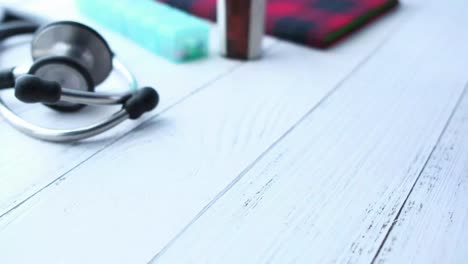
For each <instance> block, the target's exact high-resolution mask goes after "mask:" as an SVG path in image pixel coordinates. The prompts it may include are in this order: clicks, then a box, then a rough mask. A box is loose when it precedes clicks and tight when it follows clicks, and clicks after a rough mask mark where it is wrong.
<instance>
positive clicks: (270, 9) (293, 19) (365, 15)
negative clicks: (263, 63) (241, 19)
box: [157, 0, 398, 47]
mask: <svg viewBox="0 0 468 264" xmlns="http://www.w3.org/2000/svg"><path fill="white" fill-rule="evenodd" d="M157 1H160V2H165V3H167V4H169V5H172V6H174V7H177V8H180V9H182V10H185V11H187V12H189V13H192V14H194V15H197V16H200V17H203V18H207V19H211V20H215V19H216V0H157ZM239 1H242V0H239ZM397 5H398V0H268V3H267V15H266V17H267V18H266V30H267V33H268V34H270V35H273V36H276V37H278V38H282V39H286V40H290V41H294V42H297V43H301V44H305V45H309V46H314V47H327V46H330V45H331V44H333V43H335V42H336V41H338V40H339V39H341V38H343V37H345V36H346V35H348V34H349V33H351V32H353V31H354V30H356V29H358V28H360V27H361V26H363V25H365V24H367V23H368V22H370V21H372V20H373V19H375V18H376V17H379V16H380V15H382V14H384V13H385V12H387V11H388V10H390V9H392V8H393V7H395V6H397Z"/></svg>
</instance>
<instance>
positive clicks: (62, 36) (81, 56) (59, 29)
mask: <svg viewBox="0 0 468 264" xmlns="http://www.w3.org/2000/svg"><path fill="white" fill-rule="evenodd" d="M31 55H32V58H33V60H34V61H36V60H38V59H41V58H45V57H51V56H62V57H68V58H71V59H73V60H75V61H76V62H78V63H79V64H81V65H82V66H83V67H85V68H86V69H87V71H88V72H89V73H90V74H91V77H92V78H93V82H94V84H95V85H99V84H100V83H102V82H103V81H104V80H105V79H106V78H107V77H108V76H109V74H110V73H111V71H112V68H113V66H112V58H113V55H112V51H111V49H110V48H109V45H108V44H107V42H106V41H105V40H104V38H102V37H101V35H99V34H98V33H97V32H96V31H94V30H93V29H91V28H90V27H88V26H85V25H83V24H80V23H77V22H71V21H60V22H55V23H51V24H48V25H46V26H44V27H42V28H40V29H39V30H38V31H37V32H36V33H35V35H34V38H33V40H32V42H31Z"/></svg>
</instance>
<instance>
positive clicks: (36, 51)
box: [0, 20, 159, 142]
mask: <svg viewBox="0 0 468 264" xmlns="http://www.w3.org/2000/svg"><path fill="white" fill-rule="evenodd" d="M20 34H34V36H33V39H32V41H31V55H32V59H33V63H32V65H23V66H17V67H14V68H10V69H4V70H0V90H1V89H8V88H13V89H15V90H14V92H15V97H16V98H17V99H19V100H20V101H22V102H25V103H42V104H44V105H46V106H48V107H50V108H52V109H54V110H57V111H61V112H74V111H78V110H80V109H82V108H83V107H84V106H86V105H122V109H121V110H119V111H117V112H116V113H114V114H112V115H111V116H109V117H108V118H106V119H105V120H102V121H101V122H98V123H96V124H92V125H89V126H86V127H80V128H76V129H69V130H60V129H50V128H44V127H41V126H38V125H35V124H32V123H30V122H28V121H26V120H25V119H23V118H21V117H20V116H19V115H18V114H17V113H15V112H14V111H13V110H12V109H11V108H10V107H8V105H7V104H5V102H4V100H2V98H1V96H0V114H1V115H2V116H3V117H4V118H5V120H6V121H7V122H8V123H10V124H11V125H12V126H13V127H15V128H16V129H18V130H19V131H21V132H23V133H25V134H26V135H29V136H31V137H34V138H37V139H42V140H46V141H54V142H69V141H77V140H82V139H85V138H89V137H92V136H95V135H98V134H100V133H103V132H105V131H107V130H109V129H111V128H113V127H115V126H116V125H118V124H120V123H122V122H123V121H125V120H127V119H137V118H139V117H140V116H141V115H143V114H144V113H145V112H148V111H151V110H153V109H154V108H155V107H156V106H157V104H158V102H159V96H158V93H157V92H156V90H154V89H153V88H150V87H145V88H142V89H137V88H138V87H137V82H136V80H135V77H134V76H133V75H132V74H131V72H130V71H129V70H128V69H127V67H125V66H124V64H123V63H122V62H121V61H120V60H118V58H117V57H116V56H114V54H113V52H112V51H111V49H110V47H109V45H108V44H107V42H106V41H105V40H104V38H103V37H102V36H101V35H99V34H98V33H97V32H96V31H95V30H93V29H92V28H90V27H88V26H86V25H83V24H80V23H77V22H71V21H60V22H54V23H50V24H47V25H45V26H42V27H39V26H38V25H36V24H35V23H32V22H28V21H25V20H16V21H11V22H5V23H3V24H0V41H3V40H5V39H7V38H10V37H13V36H17V35H20ZM113 71H114V72H116V73H117V74H119V75H121V76H122V77H123V78H124V79H125V80H126V82H127V83H128V88H129V91H128V92H124V93H98V92H95V91H94V89H95V87H96V86H97V85H99V84H101V83H102V82H104V81H105V80H106V79H107V78H108V77H109V75H110V74H111V72H113Z"/></svg>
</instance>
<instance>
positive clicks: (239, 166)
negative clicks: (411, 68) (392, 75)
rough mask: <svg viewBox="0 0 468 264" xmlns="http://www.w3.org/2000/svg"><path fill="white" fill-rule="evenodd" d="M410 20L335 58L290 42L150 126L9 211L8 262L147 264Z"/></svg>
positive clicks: (5, 225) (380, 26) (5, 232)
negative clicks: (271, 146) (399, 27)
mask: <svg viewBox="0 0 468 264" xmlns="http://www.w3.org/2000/svg"><path fill="white" fill-rule="evenodd" d="M411 15H412V12H406V11H402V12H400V13H399V14H397V15H396V16H391V18H392V19H384V20H382V21H380V23H377V24H375V26H374V27H372V28H369V30H366V31H364V32H362V33H361V34H358V35H356V36H355V37H354V38H352V39H350V40H348V42H347V44H346V45H342V46H338V47H336V48H335V49H334V50H333V52H325V51H317V50H311V49H307V48H303V47H298V46H296V45H292V44H287V43H282V44H280V45H278V46H275V47H273V48H272V50H271V51H270V52H269V53H268V55H267V56H265V57H264V58H263V59H262V60H259V61H255V62H251V63H247V64H245V65H244V66H242V67H240V68H238V69H237V70H236V71H234V72H232V73H231V74H229V75H226V76H224V78H222V79H219V80H217V81H216V82H214V83H212V84H211V85H210V86H209V87H208V88H207V89H205V90H203V91H201V92H199V93H197V94H196V95H193V96H191V97H190V99H189V100H186V101H185V102H183V103H181V104H179V105H177V106H176V107H174V108H172V109H171V110H169V111H167V112H165V113H162V114H161V115H159V116H158V118H157V119H152V120H150V121H149V122H147V123H146V124H145V125H144V126H143V127H140V128H139V129H137V130H135V131H133V132H132V133H131V134H129V135H128V136H126V137H125V138H123V139H122V140H120V141H119V142H118V144H113V145H112V146H110V147H108V148H107V149H105V150H102V151H100V152H99V153H98V154H97V155H95V156H94V157H93V158H92V159H90V160H88V161H87V162H85V163H83V164H82V165H81V166H79V167H78V168H75V169H74V170H72V171H71V172H70V173H67V174H66V175H65V177H61V178H60V179H61V181H57V182H56V185H55V184H54V185H51V186H49V188H47V189H45V190H43V191H42V192H40V193H39V194H38V195H36V196H35V197H33V198H32V199H30V200H29V201H28V202H27V203H25V204H23V205H22V206H20V207H19V208H17V209H16V210H14V211H13V212H12V213H11V214H9V215H6V216H4V217H3V218H2V219H1V220H0V229H1V231H0V248H2V249H3V250H4V252H2V254H0V262H1V263H12V262H48V263H57V262H63V261H65V262H67V263H102V262H111V263H141V262H145V261H148V260H150V259H151V258H152V257H153V256H154V254H156V253H157V252H158V251H159V250H160V249H162V248H163V247H164V246H165V245H166V244H167V243H168V242H169V241H170V240H171V239H173V238H174V237H175V236H176V235H177V234H178V232H180V230H181V229H183V228H184V227H185V226H186V225H187V224H188V223H189V222H190V221H191V220H192V219H193V218H194V217H195V216H196V215H197V214H198V213H199V212H200V211H202V210H203V208H204V207H205V206H206V205H207V204H209V203H210V201H212V200H213V198H214V197H216V196H217V195H218V193H219V192H220V191H222V190H223V189H224V188H226V186H227V185H229V184H230V183H231V182H232V180H233V179H235V178H236V177H237V176H238V175H239V174H240V173H241V172H242V171H244V170H245V169H246V168H248V167H249V166H250V164H252V163H253V162H254V161H255V159H256V158H257V157H259V156H260V155H261V154H262V153H264V152H265V150H266V149H267V148H268V147H269V146H270V145H271V144H272V143H273V142H275V141H276V140H278V139H280V138H281V136H282V135H283V134H284V133H286V132H287V131H288V130H289V129H290V128H291V127H293V126H294V125H296V124H297V122H299V121H300V120H301V118H302V117H303V116H304V115H305V114H306V113H307V112H308V111H310V110H311V109H312V108H314V106H316V105H317V104H318V103H319V102H321V100H322V98H323V97H324V96H326V95H327V94H328V93H329V92H331V91H333V90H334V88H336V87H337V85H338V84H339V83H340V81H342V80H343V79H344V78H345V77H346V76H348V75H349V74H351V72H352V71H353V70H354V69H355V68H356V67H358V66H359V65H360V64H361V63H363V61H365V60H366V59H367V58H368V57H369V56H371V54H372V53H373V52H374V51H376V50H378V47H379V46H380V45H381V43H383V42H384V41H385V40H386V39H387V38H388V37H389V36H390V35H391V33H392V32H393V31H394V30H395V29H396V28H398V25H400V24H401V23H404V22H406V21H407V19H408V18H409V17H410V16H411ZM389 18H390V17H389ZM212 67H216V66H212ZM285 70H287V74H285V72H284V71H285ZM67 158H70V157H67ZM61 160H62V159H61ZM64 160H65V159H64ZM13 237H14V238H13ZM12 241H13V243H12ZM39 241H40V242H39ZM19 245H21V248H22V249H23V250H24V249H25V248H27V249H28V254H22V252H20V251H19V250H17V249H19ZM77 248H79V249H80V252H76V249H77Z"/></svg>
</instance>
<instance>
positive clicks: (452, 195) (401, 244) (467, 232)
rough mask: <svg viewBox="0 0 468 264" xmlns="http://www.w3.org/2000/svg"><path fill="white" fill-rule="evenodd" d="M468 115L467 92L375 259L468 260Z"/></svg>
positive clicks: (418, 260) (378, 261)
mask: <svg viewBox="0 0 468 264" xmlns="http://www.w3.org/2000/svg"><path fill="white" fill-rule="evenodd" d="M467 121H468V96H466V95H465V97H464V100H463V101H462V102H461V104H460V107H459V109H458V110H457V113H456V115H455V116H454V118H453V120H452V121H451V123H450V126H449V127H448V128H447V130H446V132H445V133H444V135H443V137H442V139H441V142H440V143H439V144H438V146H437V149H436V150H435V151H434V153H433V154H432V156H431V158H430V160H429V162H428V164H427V166H426V168H425V169H424V171H423V173H422V174H421V176H420V178H419V179H418V181H417V182H416V184H415V186H414V190H413V191H412V192H411V195H410V196H409V198H408V200H407V201H406V203H405V207H404V208H403V209H402V210H401V212H400V215H399V216H398V219H397V221H396V222H395V225H394V227H393V229H391V232H390V233H389V235H388V237H387V239H386V243H385V244H384V245H383V247H382V250H381V252H380V254H379V256H378V258H377V260H376V262H375V263H466V261H467V259H468V122H467Z"/></svg>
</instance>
